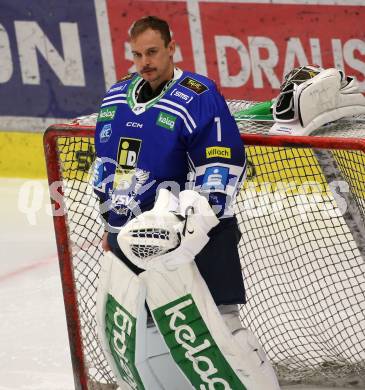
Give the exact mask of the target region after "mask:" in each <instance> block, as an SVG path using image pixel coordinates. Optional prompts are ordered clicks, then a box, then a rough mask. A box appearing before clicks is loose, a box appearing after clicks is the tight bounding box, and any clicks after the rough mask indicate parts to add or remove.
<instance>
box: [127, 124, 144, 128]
mask: <svg viewBox="0 0 365 390" xmlns="http://www.w3.org/2000/svg"><path fill="white" fill-rule="evenodd" d="M126 126H127V127H138V128H139V129H142V127H143V123H138V122H127V123H126Z"/></svg>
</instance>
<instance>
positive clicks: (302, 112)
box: [270, 66, 365, 135]
mask: <svg viewBox="0 0 365 390" xmlns="http://www.w3.org/2000/svg"><path fill="white" fill-rule="evenodd" d="M272 109H273V117H274V120H275V124H274V125H273V126H272V128H271V130H270V132H271V133H274V134H288V135H308V134H310V133H311V132H312V131H314V130H316V129H318V128H319V127H320V126H322V125H324V124H326V123H329V122H332V121H335V120H337V119H340V118H343V117H345V116H351V115H356V114H363V113H365V98H364V96H363V95H362V94H361V93H360V90H359V86H358V83H357V81H356V80H355V79H354V78H353V77H349V76H348V77H346V76H345V74H344V73H343V72H342V71H340V70H337V69H334V68H329V69H322V68H319V67H313V66H302V67H299V68H295V69H293V70H292V71H291V72H289V73H288V74H287V75H286V76H285V81H284V83H283V84H282V86H281V88H280V94H279V96H278V97H277V98H276V99H275V101H274V104H273V107H272Z"/></svg>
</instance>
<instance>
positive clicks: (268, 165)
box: [44, 124, 365, 389]
mask: <svg viewBox="0 0 365 390" xmlns="http://www.w3.org/2000/svg"><path fill="white" fill-rule="evenodd" d="M93 136H94V126H83V125H79V124H68V125H67V124H66V125H65V124H62V125H54V126H51V127H50V128H48V129H47V131H46V133H45V135H44V146H45V154H46V160H47V171H48V180H49V185H50V192H51V200H52V204H53V208H54V226H55V232H56V241H57V248H58V255H59V262H60V270H61V279H62V286H63V295H64V302H65V308H66V317H67V326H68V333H69V341H70V349H71V356H72V364H73V371H74V378H75V386H76V388H77V389H96V388H98V389H113V388H116V387H115V383H114V378H113V375H112V373H111V371H110V369H109V367H108V365H107V363H106V361H105V359H104V357H103V354H102V351H101V348H100V345H99V343H98V340H97V335H96V324H95V306H94V304H95V300H94V297H95V292H96V283H97V275H98V270H99V266H98V259H99V258H100V256H101V255H102V251H101V248H100V239H101V234H102V226H101V223H100V221H99V220H98V207H97V200H96V198H95V196H94V195H93V192H92V189H91V188H90V185H89V183H90V173H91V168H92V161H93V159H94V156H95V154H94V149H93ZM242 139H243V141H244V144H245V146H246V150H247V156H248V161H249V168H248V177H247V180H246V182H245V184H244V186H243V188H242V190H241V191H240V193H239V196H238V200H237V204H236V212H237V216H238V219H239V223H240V229H241V231H242V233H243V236H242V239H241V242H240V253H241V261H242V270H243V274H244V278H245V283H246V288H247V295H248V303H247V304H246V305H245V306H242V307H241V318H242V322H243V324H244V325H245V326H248V327H250V328H251V329H252V330H253V331H254V332H255V333H256V334H257V335H258V337H259V338H260V340H261V343H262V344H263V346H264V348H265V350H266V352H267V354H268V356H269V358H270V359H271V360H272V362H273V364H274V366H275V368H276V370H277V372H278V375H279V377H280V380H281V383H282V384H285V383H326V384H327V385H331V384H332V383H335V385H339V384H342V385H344V386H345V385H347V384H349V383H350V382H351V383H352V385H353V386H364V383H365V352H364V351H365V334H364V329H365V298H364V296H365V276H364V275H365V228H364V226H365V136H364V138H353V137H347V138H346V137H345V138H344V137H336V135H335V134H334V135H332V136H325V137H324V136H320V135H317V136H306V137H293V136H270V135H268V134H243V135H242ZM345 206H346V207H345Z"/></svg>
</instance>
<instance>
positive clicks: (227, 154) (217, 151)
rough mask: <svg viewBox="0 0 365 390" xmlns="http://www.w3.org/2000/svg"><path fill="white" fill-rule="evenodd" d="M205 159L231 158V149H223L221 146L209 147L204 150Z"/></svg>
mask: <svg viewBox="0 0 365 390" xmlns="http://www.w3.org/2000/svg"><path fill="white" fill-rule="evenodd" d="M205 154H206V158H212V157H220V158H231V148H225V147H223V146H210V147H209V148H206V149H205Z"/></svg>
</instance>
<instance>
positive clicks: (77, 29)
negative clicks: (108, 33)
mask: <svg viewBox="0 0 365 390" xmlns="http://www.w3.org/2000/svg"><path fill="white" fill-rule="evenodd" d="M104 92H105V79H104V71H103V63H102V56H101V45H100V41H99V35H98V26H97V18H96V12H95V4H94V2H93V1H90V0H78V1H72V0H66V1H62V2H60V1H57V0H37V1H28V0H1V12H0V102H1V104H0V117H1V116H3V117H4V116H6V117H28V118H29V117H31V118H34V119H36V118H46V117H47V118H73V117H76V116H80V115H84V114H90V113H92V112H95V111H96V110H97V107H98V105H99V103H100V99H101V98H102V96H103V94H104ZM4 130H5V129H4Z"/></svg>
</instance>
